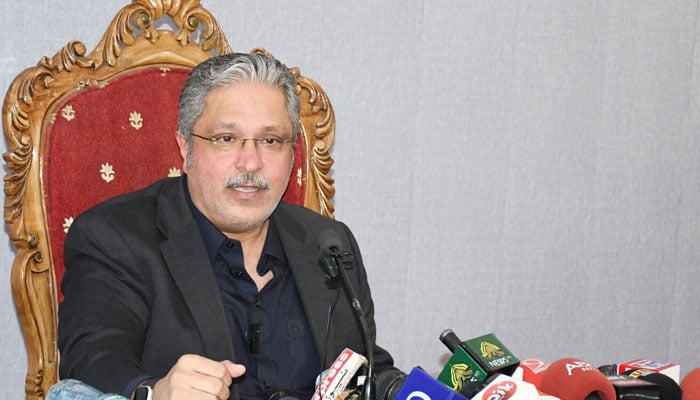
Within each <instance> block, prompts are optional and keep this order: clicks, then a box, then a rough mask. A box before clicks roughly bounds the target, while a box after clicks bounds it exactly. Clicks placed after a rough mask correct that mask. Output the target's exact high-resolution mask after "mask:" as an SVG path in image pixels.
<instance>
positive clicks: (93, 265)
mask: <svg viewBox="0 0 700 400" xmlns="http://www.w3.org/2000/svg"><path fill="white" fill-rule="evenodd" d="M179 108H180V109H179V117H178V131H179V132H178V133H177V135H176V140H177V143H178V145H179V148H180V153H181V155H182V158H183V170H184V172H185V174H184V175H183V177H181V178H170V179H165V180H162V181H159V182H156V183H155V184H153V185H151V186H150V187H148V188H146V189H143V190H141V191H138V192H135V193H132V194H127V195H124V196H120V197H117V198H115V199H112V200H110V201H107V202H105V203H103V204H101V205H98V206H96V207H94V208H93V209H91V210H88V211H87V212H85V213H84V214H83V215H81V216H80V217H78V218H77V219H76V220H75V222H74V223H73V224H72V226H71V228H70V231H69V233H68V236H67V238H66V244H65V263H66V274H65V276H64V278H63V281H62V289H63V293H64V301H63V302H62V304H61V306H60V308H59V329H58V330H59V332H58V333H59V348H60V351H61V363H60V375H61V378H62V379H67V378H72V379H76V380H79V381H82V382H85V383H87V384H88V385H91V386H94V387H95V388H97V389H100V390H101V391H104V392H113V393H121V394H122V395H124V396H126V397H132V398H133V397H134V393H135V391H137V387H139V388H140V387H148V388H152V389H148V390H149V391H151V390H152V398H153V399H154V400H164V399H228V398H231V399H238V398H240V399H260V398H269V397H271V396H273V395H274V394H277V395H279V393H282V392H285V393H292V394H294V396H297V397H299V398H309V397H310V396H311V394H312V393H313V390H314V387H315V381H316V377H317V376H318V375H319V373H320V372H321V371H322V370H324V369H327V368H328V367H329V366H330V364H331V363H332V362H333V361H334V359H335V357H336V356H337V355H338V354H339V353H340V352H341V351H342V350H343V349H344V348H346V347H348V348H350V349H352V350H354V351H356V352H358V353H362V354H366V349H365V344H364V342H363V337H362V333H361V332H362V331H361V329H360V326H359V324H358V322H357V319H356V318H355V316H354V314H353V311H352V305H351V304H350V301H349V300H348V297H347V296H346V295H345V294H344V293H342V289H341V288H339V287H338V285H329V284H327V282H325V278H324V273H323V271H322V270H321V268H320V267H319V261H318V250H319V249H318V244H319V241H320V240H322V239H323V238H322V237H321V236H322V235H321V233H320V232H327V231H328V229H331V230H333V231H335V232H336V233H337V235H338V236H339V237H340V240H341V241H342V246H343V248H345V249H348V250H349V251H350V252H351V253H353V254H354V265H353V268H352V269H349V270H348V271H347V272H348V274H349V280H350V281H351V283H352V284H353V285H354V287H355V288H356V290H357V292H358V295H357V297H358V298H359V300H360V303H361V305H362V308H363V309H364V310H365V312H366V313H367V321H368V324H369V332H370V336H371V340H372V341H374V337H375V324H374V319H373V304H372V298H371V294H370V290H369V287H368V283H367V277H366V272H365V269H364V266H363V264H362V259H361V257H360V252H359V249H358V247H357V243H356V241H355V239H354V237H353V236H352V234H351V232H350V231H349V229H348V228H347V227H346V226H345V225H344V224H342V223H340V222H337V221H334V220H331V219H329V218H325V217H323V216H320V215H318V214H316V213H314V212H312V211H310V210H307V209H305V208H303V207H298V206H293V205H290V204H287V203H285V202H282V201H281V198H282V194H283V193H284V191H285V188H286V186H287V183H288V181H289V178H290V174H291V169H292V163H293V157H294V150H293V146H294V143H296V137H297V135H298V133H299V131H300V126H299V114H300V105H299V99H298V98H297V96H296V81H295V78H294V76H293V75H292V74H291V73H290V72H289V70H288V69H287V68H286V67H285V66H284V65H283V64H281V63H279V62H278V61H276V60H274V59H272V58H270V57H267V56H264V55H252V54H232V55H226V56H220V57H215V58H212V59H210V60H208V61H206V62H204V63H202V64H201V65H199V66H197V67H196V68H195V69H193V71H192V72H191V74H190V76H189V77H188V79H187V81H186V83H185V86H184V88H183V90H182V93H181V96H180V102H179ZM374 359H375V375H376V390H375V394H376V398H377V399H385V398H387V399H388V398H393V396H394V394H395V393H396V391H397V390H398V388H399V386H400V385H401V382H402V379H403V378H404V377H405V375H404V374H403V373H402V372H401V371H399V370H397V369H396V368H394V367H393V360H392V358H391V356H390V355H389V354H388V353H387V352H386V351H385V350H383V349H381V348H380V347H376V346H375V351H374ZM138 391H139V392H140V391H141V389H138Z"/></svg>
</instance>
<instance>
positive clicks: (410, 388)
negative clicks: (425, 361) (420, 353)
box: [394, 367, 468, 400]
mask: <svg viewBox="0 0 700 400" xmlns="http://www.w3.org/2000/svg"><path fill="white" fill-rule="evenodd" d="M394 400H468V399H467V398H466V397H464V396H462V395H461V394H459V393H457V392H455V391H453V390H451V389H450V388H448V387H447V386H445V385H443V384H442V382H440V381H438V380H436V379H434V378H433V377H431V376H430V375H428V373H426V372H425V371H424V370H423V369H422V368H421V367H414V368H413V369H412V370H411V373H410V374H408V377H407V378H406V381H405V382H404V383H403V385H402V386H401V389H399V392H398V394H397V395H396V397H394Z"/></svg>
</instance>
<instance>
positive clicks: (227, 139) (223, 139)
mask: <svg viewBox="0 0 700 400" xmlns="http://www.w3.org/2000/svg"><path fill="white" fill-rule="evenodd" d="M235 140H236V139H234V138H233V136H229V135H223V136H217V137H216V141H217V142H221V143H231V142H234V141H235Z"/></svg>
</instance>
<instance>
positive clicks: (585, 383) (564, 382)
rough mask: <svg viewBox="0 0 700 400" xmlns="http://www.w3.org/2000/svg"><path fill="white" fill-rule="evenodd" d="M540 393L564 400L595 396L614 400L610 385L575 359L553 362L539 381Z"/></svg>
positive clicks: (604, 399) (614, 395) (588, 365)
mask: <svg viewBox="0 0 700 400" xmlns="http://www.w3.org/2000/svg"><path fill="white" fill-rule="evenodd" d="M539 389H540V390H541V391H543V392H545V393H547V394H551V395H553V396H557V397H559V398H561V399H566V400H585V399H586V398H590V397H589V396H591V395H597V396H598V397H599V398H600V399H601V400H615V399H616V398H617V395H616V394H615V389H614V388H613V386H612V383H610V382H609V381H608V378H607V377H606V376H605V375H603V373H602V372H600V371H599V370H598V369H597V368H596V367H594V366H592V365H590V364H588V363H587V362H585V361H581V360H579V359H576V358H571V357H568V358H562V359H559V360H557V361H555V362H553V363H552V364H551V365H550V366H549V367H548V368H547V369H546V370H545V371H544V372H543V373H542V377H541V380H540V388H539Z"/></svg>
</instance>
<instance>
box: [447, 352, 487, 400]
mask: <svg viewBox="0 0 700 400" xmlns="http://www.w3.org/2000/svg"><path fill="white" fill-rule="evenodd" d="M486 378H487V373H486V371H484V369H483V368H482V367H481V366H480V365H479V363H478V362H476V361H475V360H474V359H473V358H472V356H470V355H469V354H468V353H467V352H466V351H465V350H464V348H463V347H462V346H456V347H455V348H454V350H453V351H452V356H451V357H450V359H449V360H448V361H447V364H445V368H443V369H442V371H441V372H440V374H439V375H438V380H439V381H440V382H442V383H443V384H445V385H446V386H447V387H449V388H450V389H452V390H454V391H457V392H460V393H462V394H464V395H467V397H469V395H468V394H467V393H465V392H463V391H462V389H465V388H466V386H467V385H468V384H469V383H470V382H483V381H485V380H486ZM479 389H480V388H479ZM477 391H478V390H477Z"/></svg>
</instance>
